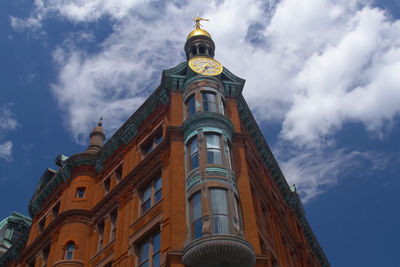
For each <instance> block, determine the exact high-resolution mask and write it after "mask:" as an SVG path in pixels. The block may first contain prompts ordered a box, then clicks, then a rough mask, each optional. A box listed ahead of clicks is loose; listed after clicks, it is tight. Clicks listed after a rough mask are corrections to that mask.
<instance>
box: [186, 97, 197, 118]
mask: <svg viewBox="0 0 400 267" xmlns="http://www.w3.org/2000/svg"><path fill="white" fill-rule="evenodd" d="M195 104H196V101H195V97H194V95H192V96H190V97H189V98H188V99H187V100H186V107H187V112H188V114H189V116H191V115H193V114H194V113H196V105H195Z"/></svg>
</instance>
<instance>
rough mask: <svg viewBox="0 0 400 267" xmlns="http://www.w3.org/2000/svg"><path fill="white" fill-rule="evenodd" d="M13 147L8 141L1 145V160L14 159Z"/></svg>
mask: <svg viewBox="0 0 400 267" xmlns="http://www.w3.org/2000/svg"><path fill="white" fill-rule="evenodd" d="M12 147H13V144H12V142H11V141H6V142H5V143H3V144H0V158H2V159H5V160H7V161H9V160H11V158H12Z"/></svg>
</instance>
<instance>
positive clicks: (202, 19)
mask: <svg viewBox="0 0 400 267" xmlns="http://www.w3.org/2000/svg"><path fill="white" fill-rule="evenodd" d="M192 20H193V21H194V22H196V26H195V27H196V29H200V27H201V26H203V25H201V24H200V21H209V20H208V19H205V18H200V17H198V16H197V17H193V18H192Z"/></svg>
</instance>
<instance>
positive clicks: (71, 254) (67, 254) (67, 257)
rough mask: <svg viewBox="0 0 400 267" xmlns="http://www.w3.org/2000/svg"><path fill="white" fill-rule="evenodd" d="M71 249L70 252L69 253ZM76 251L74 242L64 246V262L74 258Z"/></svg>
mask: <svg viewBox="0 0 400 267" xmlns="http://www.w3.org/2000/svg"><path fill="white" fill-rule="evenodd" d="M71 245H72V246H73V247H72V251H69V250H70V248H71ZM75 249H76V244H75V242H74V241H72V240H70V241H68V242H67V243H66V244H65V252H64V260H72V259H73V258H74V253H75Z"/></svg>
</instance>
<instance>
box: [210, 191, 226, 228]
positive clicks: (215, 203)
mask: <svg viewBox="0 0 400 267" xmlns="http://www.w3.org/2000/svg"><path fill="white" fill-rule="evenodd" d="M211 212H212V220H213V228H214V234H229V217H228V204H227V200H226V190H224V189H217V188H213V189H211Z"/></svg>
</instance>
